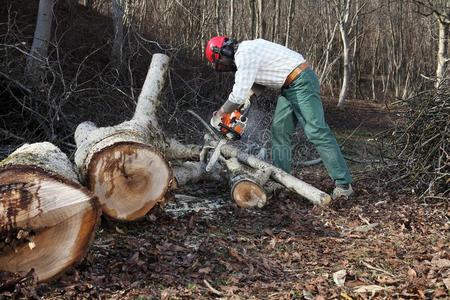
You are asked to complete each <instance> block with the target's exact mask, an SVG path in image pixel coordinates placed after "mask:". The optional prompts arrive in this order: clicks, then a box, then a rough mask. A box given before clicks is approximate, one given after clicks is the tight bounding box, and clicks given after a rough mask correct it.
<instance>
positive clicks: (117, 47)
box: [111, 0, 125, 68]
mask: <svg viewBox="0 0 450 300" xmlns="http://www.w3.org/2000/svg"><path fill="white" fill-rule="evenodd" d="M124 11H125V1H124V0H112V19H113V23H114V42H113V46H112V50H111V61H112V62H113V64H114V65H115V66H116V67H117V68H120V65H121V64H122V59H123V57H122V56H123V41H124V30H123V23H124Z"/></svg>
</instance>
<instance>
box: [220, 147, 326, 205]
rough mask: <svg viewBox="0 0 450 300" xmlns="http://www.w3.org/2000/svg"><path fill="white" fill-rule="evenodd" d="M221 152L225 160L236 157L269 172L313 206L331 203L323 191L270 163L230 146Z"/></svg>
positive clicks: (223, 148) (272, 176)
mask: <svg viewBox="0 0 450 300" xmlns="http://www.w3.org/2000/svg"><path fill="white" fill-rule="evenodd" d="M212 143H214V142H212ZM220 150H221V153H222V155H223V156H224V157H225V158H232V157H235V158H237V160H238V161H239V162H240V163H242V164H245V165H247V166H250V167H252V168H254V169H255V170H266V171H267V172H270V177H271V178H272V179H273V180H274V181H276V182H278V183H280V184H282V185H283V186H285V187H286V188H287V189H289V190H291V191H293V192H295V193H297V194H299V195H300V196H303V197H305V198H306V199H308V200H309V201H311V202H312V203H313V204H316V205H327V204H329V203H330V202H331V197H330V195H328V194H327V193H324V192H322V191H321V190H319V189H317V188H315V187H313V186H312V185H310V184H308V183H306V182H304V181H302V180H300V179H298V178H296V177H294V176H292V175H290V174H288V173H286V172H284V171H283V170H281V169H279V168H277V167H275V166H273V165H271V164H269V163H268V162H265V161H262V160H260V159H258V158H256V157H255V156H253V155H250V154H248V153H245V152H242V151H239V150H238V149H237V148H235V147H233V146H231V145H229V144H225V145H223V146H222V147H221V148H220Z"/></svg>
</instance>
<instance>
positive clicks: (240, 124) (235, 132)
mask: <svg viewBox="0 0 450 300" xmlns="http://www.w3.org/2000/svg"><path fill="white" fill-rule="evenodd" d="M246 123H247V118H246V117H245V116H243V115H242V113H241V111H240V110H235V111H233V112H231V113H227V114H225V115H224V116H223V117H222V119H221V123H220V124H219V126H220V132H221V133H222V134H224V135H226V136H227V137H229V138H232V139H239V138H240V137H241V136H242V134H243V133H244V130H245V127H246V125H247V124H246Z"/></svg>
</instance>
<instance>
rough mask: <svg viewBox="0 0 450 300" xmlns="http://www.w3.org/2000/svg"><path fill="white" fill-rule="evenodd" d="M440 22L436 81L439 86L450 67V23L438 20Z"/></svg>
mask: <svg viewBox="0 0 450 300" xmlns="http://www.w3.org/2000/svg"><path fill="white" fill-rule="evenodd" d="M438 24H439V39H438V55H437V68H436V83H435V86H436V88H438V87H439V86H440V85H441V83H442V82H443V80H444V78H445V73H446V71H447V69H448V63H449V61H450V57H449V53H448V52H449V51H448V48H449V46H448V44H449V29H450V23H449V24H447V23H444V22H443V21H441V20H438Z"/></svg>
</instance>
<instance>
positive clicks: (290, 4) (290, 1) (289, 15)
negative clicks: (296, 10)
mask: <svg viewBox="0 0 450 300" xmlns="http://www.w3.org/2000/svg"><path fill="white" fill-rule="evenodd" d="M293 3H294V0H289V10H288V15H287V20H286V39H285V41H284V45H285V46H286V47H289V36H290V35H291V20H292V14H293V9H292V7H293Z"/></svg>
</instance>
